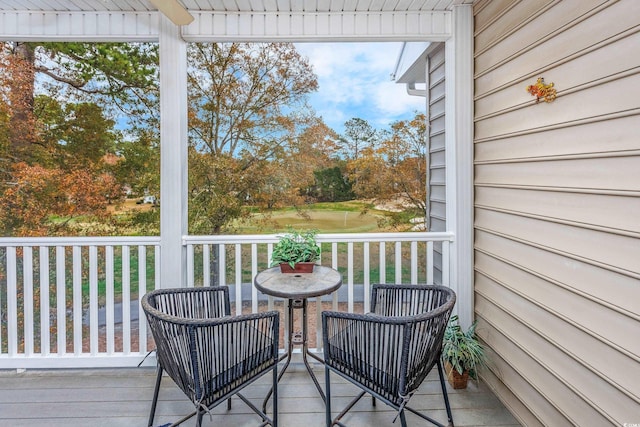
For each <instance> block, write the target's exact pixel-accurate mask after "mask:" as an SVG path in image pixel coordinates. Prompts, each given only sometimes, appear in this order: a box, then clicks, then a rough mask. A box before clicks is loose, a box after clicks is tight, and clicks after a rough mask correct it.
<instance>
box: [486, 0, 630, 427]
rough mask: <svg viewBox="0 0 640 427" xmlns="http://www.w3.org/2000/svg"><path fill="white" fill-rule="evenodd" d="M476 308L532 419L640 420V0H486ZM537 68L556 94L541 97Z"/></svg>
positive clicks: (505, 385)
mask: <svg viewBox="0 0 640 427" xmlns="http://www.w3.org/2000/svg"><path fill="white" fill-rule="evenodd" d="M474 15H475V62H474V65H475V78H474V81H475V99H474V111H475V113H474V114H475V116H474V117H475V120H474V121H475V136H474V142H475V144H474V146H475V147H474V165H475V166H474V167H475V176H474V183H475V210H474V215H475V223H474V227H475V236H474V238H475V253H474V257H475V275H474V280H475V315H476V318H477V319H478V321H479V327H478V331H479V334H480V335H481V337H482V338H483V340H484V341H485V342H486V343H487V345H488V346H489V347H490V349H489V353H490V355H491V368H490V369H489V370H488V371H487V372H486V373H485V374H484V379H485V380H486V381H487V382H488V383H489V384H490V385H491V386H492V388H493V389H494V390H495V391H496V393H497V394H498V395H499V396H500V397H501V399H502V400H503V401H504V402H505V404H506V405H507V406H508V407H509V408H511V410H512V412H513V413H514V415H516V416H517V417H518V419H519V420H520V421H521V422H522V423H523V425H527V426H538V425H546V426H565V425H567V426H569V425H577V426H621V425H623V424H624V423H638V422H640V339H638V336H639V335H638V334H640V2H638V1H635V0H620V1H602V0H600V1H595V0H562V1H557V0H555V1H550V0H549V1H542V0H536V1H534V0H526V1H525V0H521V1H518V0H498V1H495V0H493V1H486V0H485V1H483V0H481V1H479V2H477V3H476V4H475V5H474ZM538 77H544V80H545V82H546V83H551V82H553V83H554V84H555V88H556V89H557V91H558V98H557V99H556V100H555V101H554V102H553V103H544V102H540V103H537V104H536V103H535V100H534V99H533V97H531V96H530V95H529V94H528V93H527V92H526V86H528V85H530V84H534V83H535V81H536V79H537V78H538Z"/></svg>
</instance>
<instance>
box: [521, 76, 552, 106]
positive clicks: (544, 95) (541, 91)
mask: <svg viewBox="0 0 640 427" xmlns="http://www.w3.org/2000/svg"><path fill="white" fill-rule="evenodd" d="M527 92H529V93H530V94H531V95H532V96H535V97H536V103H538V102H540V100H541V99H543V100H544V102H547V103H549V102H553V101H554V100H555V99H556V97H557V93H556V90H555V89H554V87H553V83H549V84H545V82H544V78H542V77H538V80H537V81H536V83H535V84H533V85H530V86H527Z"/></svg>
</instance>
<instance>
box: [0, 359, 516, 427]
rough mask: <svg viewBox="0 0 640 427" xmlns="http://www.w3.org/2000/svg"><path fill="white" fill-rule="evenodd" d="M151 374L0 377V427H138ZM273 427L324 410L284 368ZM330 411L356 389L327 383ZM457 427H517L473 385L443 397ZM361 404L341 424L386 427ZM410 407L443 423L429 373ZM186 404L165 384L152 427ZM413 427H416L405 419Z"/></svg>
mask: <svg viewBox="0 0 640 427" xmlns="http://www.w3.org/2000/svg"><path fill="white" fill-rule="evenodd" d="M313 366H314V371H315V373H316V375H317V377H318V379H319V380H320V383H321V384H323V383H324V381H323V380H324V369H323V368H322V367H321V365H320V364H314V365H313ZM154 381H155V369H153V368H129V369H101V370H96V369H93V370H82V369H77V370H56V371H38V370H29V371H26V372H22V373H16V372H15V371H0V426H32V425H47V426H53V427H57V426H86V425H91V426H132V425H145V423H146V421H147V414H148V411H149V405H150V401H151V397H152V394H153V384H154ZM269 386H270V376H269V375H268V374H267V375H265V376H263V377H262V378H260V379H259V380H258V381H256V382H255V383H254V384H252V385H250V386H248V387H247V388H246V389H245V393H244V394H245V395H246V396H247V397H248V398H249V399H252V400H253V401H254V403H256V404H260V402H261V399H262V396H264V395H265V394H266V391H267V390H268V388H269ZM278 391H279V394H280V398H279V401H278V404H279V420H280V425H281V426H284V427H298V426H300V425H305V426H309V427H311V426H322V425H324V417H325V414H324V404H323V402H322V400H321V399H320V396H319V395H318V392H317V390H316V389H315V387H314V386H313V384H312V382H311V381H310V380H309V377H308V374H307V373H306V371H305V370H304V366H303V365H302V364H301V363H299V362H296V361H295V359H294V362H293V363H292V364H291V365H290V367H289V369H288V370H287V373H286V374H285V375H284V376H283V378H282V380H281V382H280V385H279V388H278ZM332 391H333V396H332V397H333V398H332V404H333V406H334V409H336V410H337V409H339V407H341V406H343V405H346V404H347V402H348V401H349V400H350V399H351V398H352V397H353V396H354V395H355V394H356V392H357V389H356V388H355V386H353V385H352V384H350V383H347V382H346V381H344V380H342V379H340V378H339V377H338V376H336V375H332ZM449 392H450V394H449V397H450V400H451V405H452V408H453V414H454V419H455V422H456V426H475V425H493V426H516V425H519V424H518V423H517V421H516V420H515V418H514V417H513V416H512V415H511V414H510V413H509V412H508V411H507V410H506V408H504V406H502V404H501V403H500V402H499V401H498V399H497V398H496V397H495V396H494V395H493V394H492V393H491V392H490V390H489V389H488V388H487V386H486V385H485V384H483V383H479V384H476V383H473V384H471V385H470V386H469V388H468V389H467V390H464V391H454V390H452V389H449ZM370 402H371V401H370V399H364V400H363V401H361V402H359V403H358V405H356V407H355V408H354V409H353V411H352V413H350V414H349V415H348V418H346V420H345V421H346V423H348V425H349V426H352V427H358V426H362V427H364V426H371V425H391V422H392V420H393V418H394V417H395V411H393V410H392V409H391V408H390V407H388V406H386V405H384V404H380V403H379V404H378V405H377V406H376V407H372V406H371V403H370ZM412 405H413V406H414V407H416V408H418V409H426V410H429V412H430V416H433V417H436V418H440V419H443V420H444V419H446V414H445V412H444V405H443V401H442V396H441V394H440V384H439V381H438V379H437V373H436V372H435V371H434V372H432V373H431V375H430V376H429V378H428V379H427V381H425V383H423V385H422V387H421V388H420V389H419V392H418V393H417V394H416V396H414V398H413V400H412ZM191 408H192V405H191V403H190V402H188V401H187V400H186V398H185V397H184V395H183V394H182V393H181V392H180V390H178V388H177V387H176V386H175V385H174V384H173V383H172V382H171V381H170V380H169V379H168V378H165V379H164V380H163V383H162V389H161V390H160V401H159V402H158V407H157V416H156V419H155V420H154V421H155V422H154V424H155V425H162V424H165V423H168V422H171V421H174V420H175V419H176V418H177V417H179V416H181V415H184V414H185V413H188V412H189V411H190V410H191ZM407 419H408V422H409V423H410V424H412V425H415V424H418V423H419V420H418V419H417V418H416V417H415V416H414V415H409V416H408V417H407ZM258 423H259V419H258V417H257V416H256V415H255V414H253V413H252V412H251V411H250V410H249V409H248V408H247V407H246V405H244V404H243V403H242V402H241V401H240V400H238V399H237V398H236V399H234V401H233V406H232V409H231V411H227V409H226V405H225V404H222V405H220V406H219V407H217V408H215V409H214V410H213V411H212V418H211V419H210V418H209V417H208V416H205V417H204V425H205V426H213V425H215V426H228V427H237V426H240V425H243V426H244V425H257V424H258Z"/></svg>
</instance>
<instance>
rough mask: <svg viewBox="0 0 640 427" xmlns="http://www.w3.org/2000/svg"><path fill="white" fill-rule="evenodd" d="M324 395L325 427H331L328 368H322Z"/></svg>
mask: <svg viewBox="0 0 640 427" xmlns="http://www.w3.org/2000/svg"><path fill="white" fill-rule="evenodd" d="M324 394H325V397H326V399H327V400H326V402H325V403H326V404H325V417H326V422H327V427H331V423H332V422H333V420H332V419H331V384H330V380H329V368H327V367H325V368H324Z"/></svg>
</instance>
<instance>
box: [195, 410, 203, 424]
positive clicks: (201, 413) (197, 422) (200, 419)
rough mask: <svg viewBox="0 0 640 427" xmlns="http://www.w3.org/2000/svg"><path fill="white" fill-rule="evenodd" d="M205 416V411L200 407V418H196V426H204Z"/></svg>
mask: <svg viewBox="0 0 640 427" xmlns="http://www.w3.org/2000/svg"><path fill="white" fill-rule="evenodd" d="M203 416H204V411H203V410H201V409H199V408H198V419H197V420H196V427H202V417H203Z"/></svg>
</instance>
